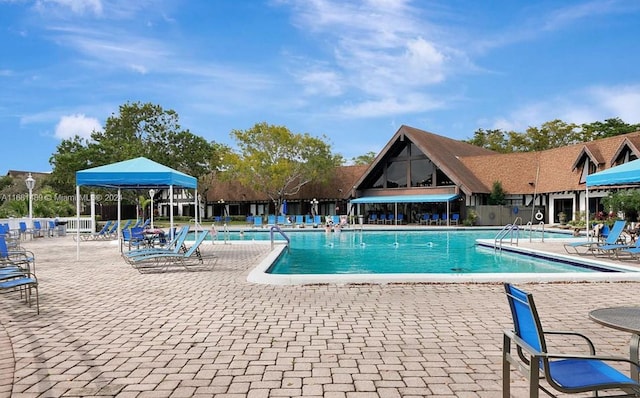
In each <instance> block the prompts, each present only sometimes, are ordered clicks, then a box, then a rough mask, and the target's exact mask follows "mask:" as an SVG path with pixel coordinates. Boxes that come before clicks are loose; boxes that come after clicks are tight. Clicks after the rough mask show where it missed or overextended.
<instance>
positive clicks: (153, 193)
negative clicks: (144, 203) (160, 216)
mask: <svg viewBox="0 0 640 398" xmlns="http://www.w3.org/2000/svg"><path fill="white" fill-rule="evenodd" d="M155 194H156V191H155V190H153V189H150V190H149V197H150V198H151V207H150V208H149V210H151V229H154V228H153V195H155Z"/></svg>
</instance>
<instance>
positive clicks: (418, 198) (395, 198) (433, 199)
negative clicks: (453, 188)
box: [351, 194, 458, 203]
mask: <svg viewBox="0 0 640 398" xmlns="http://www.w3.org/2000/svg"><path fill="white" fill-rule="evenodd" d="M457 197H458V195H457V194H433V195H387V196H364V197H362V198H357V199H353V200H352V201H351V203H442V202H451V201H452V200H454V199H456V198H457Z"/></svg>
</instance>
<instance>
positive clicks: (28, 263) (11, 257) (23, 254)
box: [0, 235, 36, 273]
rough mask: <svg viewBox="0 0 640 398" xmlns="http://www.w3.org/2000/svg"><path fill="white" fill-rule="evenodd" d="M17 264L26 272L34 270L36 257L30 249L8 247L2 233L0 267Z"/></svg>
mask: <svg viewBox="0 0 640 398" xmlns="http://www.w3.org/2000/svg"><path fill="white" fill-rule="evenodd" d="M3 266H4V267H7V266H18V267H20V268H22V269H24V270H26V271H27V272H32V273H35V272H36V257H35V256H34V254H33V252H32V251H29V250H24V249H20V250H17V249H15V248H9V246H8V245H7V241H6V239H5V237H4V235H0V267H3Z"/></svg>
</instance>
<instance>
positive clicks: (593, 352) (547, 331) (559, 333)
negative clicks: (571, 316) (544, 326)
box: [544, 330, 596, 355]
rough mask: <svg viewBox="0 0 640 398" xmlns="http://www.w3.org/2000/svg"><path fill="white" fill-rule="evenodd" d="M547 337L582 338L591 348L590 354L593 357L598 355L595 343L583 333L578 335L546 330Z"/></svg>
mask: <svg viewBox="0 0 640 398" xmlns="http://www.w3.org/2000/svg"><path fill="white" fill-rule="evenodd" d="M544 334H545V336H548V335H556V336H558V335H560V336H575V337H580V338H582V339H583V340H584V341H585V342H586V343H587V345H588V346H589V352H590V353H591V355H596V346H595V345H594V344H593V342H592V341H591V339H589V338H588V337H587V336H585V335H584V334H582V333H578V332H572V331H564V330H545V331H544Z"/></svg>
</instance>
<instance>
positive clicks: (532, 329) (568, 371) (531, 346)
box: [502, 283, 640, 397]
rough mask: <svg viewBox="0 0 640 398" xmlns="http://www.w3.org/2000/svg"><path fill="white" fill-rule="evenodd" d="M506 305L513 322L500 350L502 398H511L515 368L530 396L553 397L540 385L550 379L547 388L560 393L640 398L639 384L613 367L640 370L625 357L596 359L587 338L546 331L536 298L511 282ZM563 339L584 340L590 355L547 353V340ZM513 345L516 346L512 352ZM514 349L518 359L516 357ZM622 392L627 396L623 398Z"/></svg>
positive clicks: (577, 334) (592, 346) (505, 333)
mask: <svg viewBox="0 0 640 398" xmlns="http://www.w3.org/2000/svg"><path fill="white" fill-rule="evenodd" d="M504 286H505V291H506V294H507V300H508V302H509V307H510V309H511V316H512V318H513V324H514V328H513V330H505V331H504V334H503V347H502V387H503V390H502V396H503V397H510V396H511V394H510V389H511V365H514V367H515V368H516V369H518V370H520V371H521V372H522V373H523V374H524V376H525V377H527V379H529V389H530V390H529V396H530V397H537V396H538V389H540V390H541V391H543V392H545V393H546V394H548V395H549V396H552V397H553V396H556V395H554V394H552V392H551V390H550V389H549V388H548V387H547V386H546V385H542V384H540V379H541V378H543V379H544V380H546V382H547V384H548V385H549V387H550V388H551V389H553V390H556V391H559V392H562V393H569V394H575V393H584V392H594V393H596V394H597V395H596V396H600V397H601V396H602V395H600V394H601V392H603V391H608V392H611V390H618V391H617V393H616V395H608V396H616V397H623V396H624V397H636V396H638V394H640V384H639V383H638V382H637V381H636V380H633V379H632V378H630V377H628V376H626V375H624V374H623V373H621V372H620V371H618V370H617V369H616V368H615V367H613V366H611V365H610V364H616V366H619V365H622V364H624V365H627V366H628V365H629V364H631V366H638V364H637V363H635V362H633V361H631V360H629V359H627V358H622V357H613V356H606V357H601V356H596V354H595V347H594V345H593V343H592V342H591V340H589V338H587V337H586V336H584V335H582V334H580V333H575V332H559V331H547V332H545V331H544V330H543V329H542V324H541V322H540V319H539V317H538V311H537V310H536V306H535V303H534V301H533V295H531V294H530V293H526V292H524V291H522V290H520V289H518V288H516V287H514V286H512V285H510V284H508V283H506V284H505V285H504ZM552 334H553V335H562V336H564V338H580V339H582V340H584V342H585V347H586V348H588V349H589V352H588V353H587V354H583V355H579V354H563V353H555V352H549V351H548V350H547V344H546V341H545V335H552ZM512 345H513V346H514V347H512ZM512 348H515V351H516V352H517V355H513V354H512ZM620 390H622V391H624V392H625V395H620V392H621V391H620Z"/></svg>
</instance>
